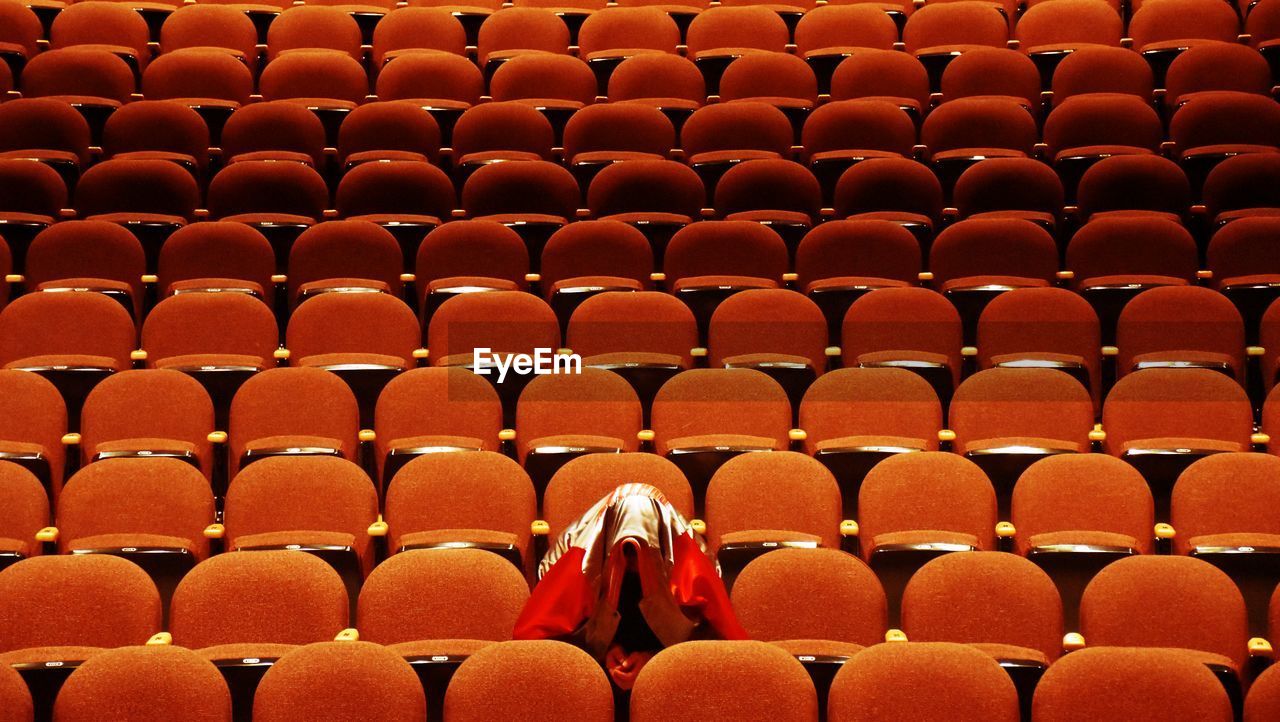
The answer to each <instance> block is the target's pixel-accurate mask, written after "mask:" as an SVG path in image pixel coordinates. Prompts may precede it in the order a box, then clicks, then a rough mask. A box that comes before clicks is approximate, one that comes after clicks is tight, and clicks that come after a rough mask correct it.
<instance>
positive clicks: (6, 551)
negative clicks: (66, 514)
mask: <svg viewBox="0 0 1280 722" xmlns="http://www.w3.org/2000/svg"><path fill="white" fill-rule="evenodd" d="M0 478H3V479H4V487H3V491H0V497H3V501H4V505H3V509H4V511H3V512H0V569H4V568H5V567H8V566H10V565H12V564H14V563H16V562H18V561H21V560H22V559H25V558H27V557H30V556H36V555H38V554H40V552H41V551H42V550H41V548H40V547H41V545H40V544H38V543H36V532H38V531H40V530H41V529H43V528H44V527H45V525H46V524H47V523H48V521H49V497H48V495H47V494H46V492H45V489H44V486H43V485H41V483H40V480H39V479H38V478H36V476H35V474H32V473H31V472H30V471H27V470H26V469H24V468H22V467H20V466H18V465H17V464H13V463H8V464H0Z"/></svg>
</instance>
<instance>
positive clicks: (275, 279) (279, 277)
mask: <svg viewBox="0 0 1280 722" xmlns="http://www.w3.org/2000/svg"><path fill="white" fill-rule="evenodd" d="M271 282H272V283H288V282H289V277H288V276H286V275H284V274H283V273H277V274H274V275H273V276H271Z"/></svg>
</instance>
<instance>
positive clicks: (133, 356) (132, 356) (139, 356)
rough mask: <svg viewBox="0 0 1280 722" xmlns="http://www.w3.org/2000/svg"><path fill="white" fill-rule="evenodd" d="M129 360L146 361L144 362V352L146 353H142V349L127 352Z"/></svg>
mask: <svg viewBox="0 0 1280 722" xmlns="http://www.w3.org/2000/svg"><path fill="white" fill-rule="evenodd" d="M129 360H130V361H146V360H147V352H146V351H144V350H142V349H138V350H136V351H130V352H129Z"/></svg>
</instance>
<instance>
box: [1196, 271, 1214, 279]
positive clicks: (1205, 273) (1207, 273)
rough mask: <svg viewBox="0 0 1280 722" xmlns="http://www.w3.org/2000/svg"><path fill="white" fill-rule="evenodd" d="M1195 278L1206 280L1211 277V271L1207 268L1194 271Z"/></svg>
mask: <svg viewBox="0 0 1280 722" xmlns="http://www.w3.org/2000/svg"><path fill="white" fill-rule="evenodd" d="M1196 278H1200V279H1203V280H1206V281H1207V280H1209V279H1211V278H1213V271H1209V270H1204V271H1196Z"/></svg>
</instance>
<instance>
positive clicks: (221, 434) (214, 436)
mask: <svg viewBox="0 0 1280 722" xmlns="http://www.w3.org/2000/svg"><path fill="white" fill-rule="evenodd" d="M205 438H207V439H208V440H209V443H210V444H225V443H227V432H225V431H210V432H209V435H208V436H207V437H205Z"/></svg>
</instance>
